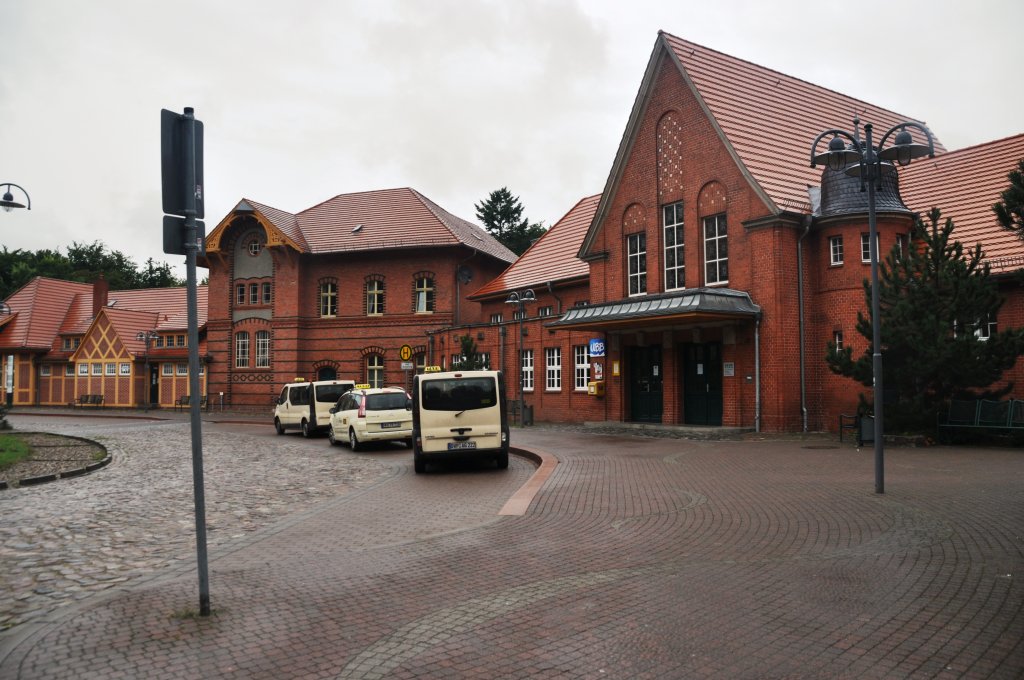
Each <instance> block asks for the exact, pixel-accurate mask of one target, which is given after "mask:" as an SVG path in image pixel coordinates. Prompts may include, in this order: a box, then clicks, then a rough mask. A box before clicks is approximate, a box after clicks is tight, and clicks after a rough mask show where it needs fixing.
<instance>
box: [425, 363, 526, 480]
mask: <svg viewBox="0 0 1024 680" xmlns="http://www.w3.org/2000/svg"><path fill="white" fill-rule="evenodd" d="M431 369H434V370H431ZM427 371H428V372H426V373H423V374H422V375H417V376H415V377H413V382H412V439H413V467H414V469H415V470H416V472H417V473H422V472H426V469H427V463H430V462H434V461H445V460H452V459H472V458H493V459H494V461H495V463H496V464H497V466H498V468H499V469H502V470H503V469H505V468H507V467H508V446H509V430H508V409H507V407H506V404H505V379H504V377H503V376H502V373H501V371H450V372H441V371H440V369H436V368H435V367H430V368H428V369H427Z"/></svg>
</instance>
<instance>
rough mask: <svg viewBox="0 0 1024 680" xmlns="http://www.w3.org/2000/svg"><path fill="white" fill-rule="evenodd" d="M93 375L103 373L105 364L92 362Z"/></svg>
mask: <svg viewBox="0 0 1024 680" xmlns="http://www.w3.org/2000/svg"><path fill="white" fill-rule="evenodd" d="M92 374H93V375H103V364H99V363H97V364H92Z"/></svg>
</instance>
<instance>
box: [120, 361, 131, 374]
mask: <svg viewBox="0 0 1024 680" xmlns="http://www.w3.org/2000/svg"><path fill="white" fill-rule="evenodd" d="M119 370H120V371H121V375H131V374H132V365H131V364H129V363H127V362H125V363H122V364H121V366H120V368H119Z"/></svg>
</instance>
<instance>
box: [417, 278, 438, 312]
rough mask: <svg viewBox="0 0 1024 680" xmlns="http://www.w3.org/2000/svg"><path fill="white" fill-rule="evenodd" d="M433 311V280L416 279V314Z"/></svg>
mask: <svg viewBox="0 0 1024 680" xmlns="http://www.w3.org/2000/svg"><path fill="white" fill-rule="evenodd" d="M433 311H434V279H431V278H427V277H422V278H418V279H416V313H417V314H428V313H432V312H433Z"/></svg>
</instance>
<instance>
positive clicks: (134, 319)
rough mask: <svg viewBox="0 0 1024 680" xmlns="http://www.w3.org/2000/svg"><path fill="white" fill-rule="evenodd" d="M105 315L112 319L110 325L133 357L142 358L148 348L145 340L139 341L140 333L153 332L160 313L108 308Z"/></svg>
mask: <svg viewBox="0 0 1024 680" xmlns="http://www.w3.org/2000/svg"><path fill="white" fill-rule="evenodd" d="M104 313H105V314H106V315H107V318H108V319H110V325H111V326H113V327H114V330H115V331H117V337H118V338H120V340H121V342H123V343H124V347H125V349H126V350H128V352H129V353H130V354H132V355H133V356H140V355H141V354H142V353H143V352H144V350H145V347H146V342H145V341H144V340H137V339H136V336H137V335H138V334H139V333H145V332H147V331H150V330H153V329H154V328H155V327H156V324H157V322H158V317H159V316H160V314H159V313H158V312H140V311H136V310H134V309H117V308H116V307H106V308H105V309H104Z"/></svg>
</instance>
